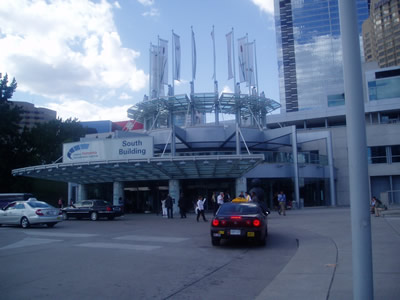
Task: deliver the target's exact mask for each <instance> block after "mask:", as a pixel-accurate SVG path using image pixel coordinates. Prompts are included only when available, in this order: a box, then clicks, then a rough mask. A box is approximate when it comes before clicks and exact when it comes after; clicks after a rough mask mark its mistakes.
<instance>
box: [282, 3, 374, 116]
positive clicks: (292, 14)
mask: <svg viewBox="0 0 400 300" xmlns="http://www.w3.org/2000/svg"><path fill="white" fill-rule="evenodd" d="M356 2H357V13H358V27H359V32H360V35H361V27H362V23H363V22H364V20H365V19H367V18H368V15H369V13H368V8H369V2H370V1H369V0H357V1H356ZM339 23H340V21H339V6H338V0H301V1H300V0H275V26H276V34H277V55H278V68H279V85H280V101H281V105H282V112H284V111H286V112H288V113H289V112H296V111H302V110H312V109H318V108H324V107H328V106H337V105H343V104H344V83H343V65H342V45H341V35H340V24H339Z"/></svg>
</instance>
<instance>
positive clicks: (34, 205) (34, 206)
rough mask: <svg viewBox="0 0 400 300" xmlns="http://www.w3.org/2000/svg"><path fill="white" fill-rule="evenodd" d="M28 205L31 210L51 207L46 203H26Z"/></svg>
mask: <svg viewBox="0 0 400 300" xmlns="http://www.w3.org/2000/svg"><path fill="white" fill-rule="evenodd" d="M27 203H28V205H29V206H30V207H32V208H51V207H52V206H51V205H49V204H47V203H46V202H38V201H35V202H27Z"/></svg>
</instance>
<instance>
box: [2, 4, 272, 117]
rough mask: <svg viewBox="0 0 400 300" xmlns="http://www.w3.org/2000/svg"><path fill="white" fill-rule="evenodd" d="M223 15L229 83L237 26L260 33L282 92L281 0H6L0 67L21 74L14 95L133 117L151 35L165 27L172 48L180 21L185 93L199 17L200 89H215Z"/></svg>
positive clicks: (220, 75) (64, 110)
mask: <svg viewBox="0 0 400 300" xmlns="http://www.w3.org/2000/svg"><path fill="white" fill-rule="evenodd" d="M213 25H214V26H215V41H216V61H217V63H216V75H217V80H218V83H219V90H220V91H222V90H225V91H232V90H233V81H232V80H229V81H228V80H227V77H228V72H227V49H226V39H225V34H226V33H228V32H229V31H230V30H231V28H232V27H233V28H234V30H235V40H237V39H238V38H240V37H242V36H244V35H245V34H246V33H248V35H249V41H252V40H256V43H257V62H258V76H259V86H260V91H262V90H263V91H265V94H266V96H267V97H269V98H272V99H274V100H277V101H279V89H278V71H277V59H276V40H275V39H276V37H275V29H274V20H273V0H118V1H115V0H113V1H111V0H109V1H106V0H102V1H90V0H58V1H57V0H30V1H28V0H1V5H0V49H1V55H0V72H1V73H3V74H4V73H8V74H9V76H10V77H15V78H16V80H17V82H18V90H17V92H16V93H15V94H14V97H13V99H12V100H17V101H27V102H32V103H34V104H35V105H36V106H39V107H47V108H51V109H54V110H56V111H57V113H58V116H59V117H61V118H63V119H66V118H69V117H72V118H78V119H79V120H81V121H87V120H113V121H119V120H126V119H127V116H126V110H127V108H128V107H130V106H132V105H133V104H135V103H137V102H138V101H141V100H142V99H143V95H144V94H148V74H149V46H150V43H151V42H152V43H153V44H156V43H157V36H160V38H163V39H166V40H169V48H170V46H171V34H172V30H174V32H175V33H176V34H178V35H180V40H181V49H182V61H181V65H182V68H181V78H182V80H181V82H179V83H178V82H175V93H176V94H179V93H187V94H189V91H190V89H189V81H190V80H191V26H193V30H194V32H195V36H196V46H197V47H196V50H197V73H196V80H195V91H196V92H211V91H213V80H212V75H213V50H212V39H211V30H212V26H213ZM235 47H237V45H236V41H235ZM169 51H170V57H169V66H170V69H169V79H170V82H171V48H170V49H169ZM235 52H236V53H235V54H236V55H237V49H236V48H235ZM236 69H238V68H237V58H236ZM237 77H238V76H237ZM242 90H243V88H242Z"/></svg>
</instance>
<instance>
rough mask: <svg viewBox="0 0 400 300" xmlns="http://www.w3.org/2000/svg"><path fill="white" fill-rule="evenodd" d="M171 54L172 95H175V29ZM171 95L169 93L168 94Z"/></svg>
mask: <svg viewBox="0 0 400 300" xmlns="http://www.w3.org/2000/svg"><path fill="white" fill-rule="evenodd" d="M171 56H172V95H175V79H174V78H175V59H176V57H175V39H174V31H173V30H172V42H171ZM168 96H169V95H168Z"/></svg>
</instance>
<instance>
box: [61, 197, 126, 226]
mask: <svg viewBox="0 0 400 300" xmlns="http://www.w3.org/2000/svg"><path fill="white" fill-rule="evenodd" d="M62 215H63V218H64V220H68V219H69V218H77V219H83V218H89V219H90V220H92V221H96V220H98V219H99V218H108V219H109V220H112V219H114V218H115V217H120V216H122V215H123V212H122V209H121V207H120V206H117V205H112V204H111V203H110V202H107V201H105V200H97V199H94V200H82V201H79V202H76V203H74V204H72V205H71V206H68V207H65V208H63V209H62Z"/></svg>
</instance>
